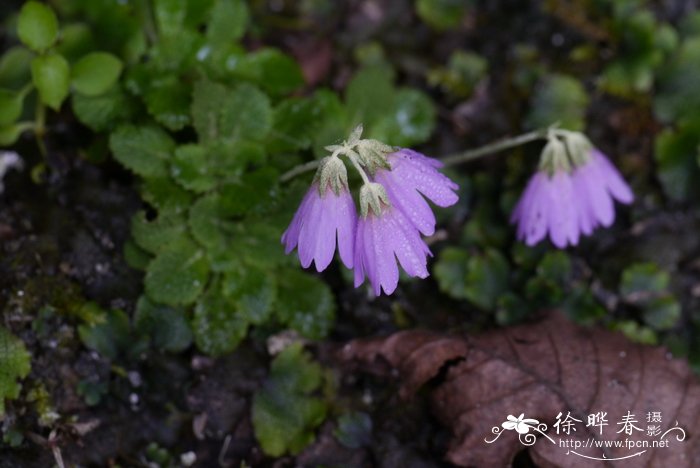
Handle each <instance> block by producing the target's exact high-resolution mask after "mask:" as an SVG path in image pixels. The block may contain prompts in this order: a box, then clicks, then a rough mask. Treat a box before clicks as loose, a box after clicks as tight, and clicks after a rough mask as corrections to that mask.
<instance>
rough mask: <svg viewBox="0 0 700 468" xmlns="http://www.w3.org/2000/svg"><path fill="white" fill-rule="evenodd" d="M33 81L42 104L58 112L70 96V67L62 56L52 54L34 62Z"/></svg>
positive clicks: (37, 58) (38, 58)
mask: <svg viewBox="0 0 700 468" xmlns="http://www.w3.org/2000/svg"><path fill="white" fill-rule="evenodd" d="M32 81H33V82H34V86H36V88H37V89H38V90H39V97H40V98H41V102H43V103H44V104H46V105H47V106H49V107H51V108H52V109H54V110H56V111H57V110H58V109H59V108H60V107H61V103H62V102H63V100H64V99H65V98H66V96H68V89H69V86H70V67H69V66H68V62H67V61H66V59H64V58H63V57H62V56H60V55H56V54H50V55H42V56H39V57H36V58H35V59H34V60H32Z"/></svg>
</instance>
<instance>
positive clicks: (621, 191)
mask: <svg viewBox="0 0 700 468" xmlns="http://www.w3.org/2000/svg"><path fill="white" fill-rule="evenodd" d="M591 155H592V157H593V160H594V161H595V162H596V163H597V165H598V168H599V171H600V174H601V176H602V181H603V182H604V184H605V185H606V186H607V188H608V191H609V192H610V194H611V195H612V196H613V197H615V199H616V200H617V201H619V202H620V203H625V204H630V203H632V201H633V200H634V194H633V193H632V189H630V186H629V185H627V182H625V180H624V179H623V178H622V175H620V172H619V171H618V170H617V169H616V168H615V166H613V164H612V163H611V162H610V160H608V158H606V157H605V155H604V154H603V153H601V152H600V151H598V150H593V151H592V152H591Z"/></svg>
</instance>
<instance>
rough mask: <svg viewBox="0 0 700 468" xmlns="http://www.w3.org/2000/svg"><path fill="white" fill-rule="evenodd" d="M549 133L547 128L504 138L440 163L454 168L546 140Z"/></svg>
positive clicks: (444, 159) (443, 159) (455, 155)
mask: <svg viewBox="0 0 700 468" xmlns="http://www.w3.org/2000/svg"><path fill="white" fill-rule="evenodd" d="M549 131H550V129H549V128H541V129H539V130H534V131H532V132H529V133H523V134H522V135H518V136H516V137H513V138H504V139H503V140H500V141H496V142H494V143H489V144H488V145H484V146H481V147H479V148H475V149H473V150H469V151H464V152H463V153H457V154H453V155H451V156H447V157H445V158H442V159H440V161H442V162H443V163H444V164H445V166H455V165H457V164H462V163H465V162H468V161H473V160H475V159H479V158H482V157H484V156H488V155H490V154H493V153H498V152H499V151H503V150H507V149H510V148H515V147H516V146H520V145H524V144H525V143H530V142H531V141H536V140H540V139H542V138H546V137H547V134H548V133H549Z"/></svg>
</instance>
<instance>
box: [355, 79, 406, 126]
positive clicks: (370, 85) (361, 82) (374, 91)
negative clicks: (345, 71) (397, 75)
mask: <svg viewBox="0 0 700 468" xmlns="http://www.w3.org/2000/svg"><path fill="white" fill-rule="evenodd" d="M392 82H393V72H392V71H391V69H390V68H387V67H381V66H373V67H366V68H363V69H362V70H360V71H358V72H357V73H356V74H355V76H353V78H352V80H351V81H350V83H349V84H348V87H347V89H346V90H345V102H346V104H347V110H348V116H349V118H350V122H349V123H350V125H351V126H352V127H354V126H356V125H358V124H363V125H364V126H365V128H369V127H371V126H372V125H374V123H375V122H376V121H378V120H380V119H381V118H383V117H385V116H386V115H387V113H388V112H391V110H392V109H394V108H395V107H394V106H395V102H396V101H395V99H396V91H395V90H394V86H393V84H392Z"/></svg>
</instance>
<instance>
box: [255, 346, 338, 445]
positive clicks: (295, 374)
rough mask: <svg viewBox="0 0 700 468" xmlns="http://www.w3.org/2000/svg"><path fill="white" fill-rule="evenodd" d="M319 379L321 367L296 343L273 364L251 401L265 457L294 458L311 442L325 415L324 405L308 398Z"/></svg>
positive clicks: (256, 430)
mask: <svg viewBox="0 0 700 468" xmlns="http://www.w3.org/2000/svg"><path fill="white" fill-rule="evenodd" d="M322 378H323V371H322V369H321V367H320V366H319V365H318V364H316V363H314V362H312V361H311V359H310V358H309V356H308V355H307V354H306V353H305V352H304V351H303V349H302V347H301V345H300V344H299V343H295V344H292V345H291V346H289V347H287V348H286V349H285V350H284V351H282V352H281V353H280V354H279V355H278V356H277V357H276V358H275V360H274V361H272V365H271V368H270V375H269V377H268V378H267V380H266V382H265V383H264V385H263V389H262V391H260V392H258V393H256V395H255V397H254V399H253V427H254V428H255V436H256V437H257V439H258V441H259V442H260V445H261V446H262V448H263V451H264V452H265V453H266V454H267V455H270V456H273V457H279V456H281V455H283V454H284V453H285V452H291V453H292V454H296V453H299V452H300V451H301V450H302V449H303V448H304V447H306V446H307V445H309V444H310V443H311V442H312V441H313V439H314V429H315V428H316V427H318V426H319V425H320V424H321V422H323V419H324V418H325V416H326V411H327V405H326V403H325V402H323V401H322V400H320V399H318V398H314V397H312V396H310V395H311V393H312V392H314V391H315V390H316V389H318V388H319V387H320V386H321V383H322Z"/></svg>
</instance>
